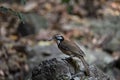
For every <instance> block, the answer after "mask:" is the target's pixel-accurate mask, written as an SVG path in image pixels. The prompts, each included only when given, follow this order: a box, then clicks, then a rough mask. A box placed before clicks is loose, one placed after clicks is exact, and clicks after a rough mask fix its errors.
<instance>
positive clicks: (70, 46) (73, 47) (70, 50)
mask: <svg viewBox="0 0 120 80" xmlns="http://www.w3.org/2000/svg"><path fill="white" fill-rule="evenodd" d="M52 39H54V40H55V41H56V43H57V45H58V48H59V49H60V50H61V51H62V52H63V53H64V54H66V55H69V56H71V57H78V58H79V59H81V61H82V63H83V65H84V67H85V69H86V74H87V75H88V76H89V75H90V73H89V66H88V64H87V62H86V61H85V59H84V56H85V54H84V52H83V51H82V50H81V49H80V47H79V46H78V45H77V44H75V43H74V42H72V41H69V40H65V39H64V37H63V36H61V35H58V34H56V35H54V36H53V38H52Z"/></svg>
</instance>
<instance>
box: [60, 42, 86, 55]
mask: <svg viewBox="0 0 120 80" xmlns="http://www.w3.org/2000/svg"><path fill="white" fill-rule="evenodd" d="M61 45H62V46H61V48H62V49H64V50H67V51H71V52H72V53H74V54H75V55H80V56H85V54H84V52H83V51H82V50H81V49H80V47H79V46H78V45H77V44H75V43H74V42H71V41H63V42H62V43H61Z"/></svg>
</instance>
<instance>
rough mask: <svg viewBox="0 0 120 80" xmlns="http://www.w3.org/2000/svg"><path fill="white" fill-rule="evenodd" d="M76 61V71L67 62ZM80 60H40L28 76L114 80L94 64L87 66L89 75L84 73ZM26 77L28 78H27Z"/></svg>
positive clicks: (40, 79) (36, 79) (45, 79)
mask: <svg viewBox="0 0 120 80" xmlns="http://www.w3.org/2000/svg"><path fill="white" fill-rule="evenodd" d="M71 59H72V60H73V61H76V62H77V64H75V65H78V64H80V65H79V67H78V72H76V71H75V67H74V66H73V65H72V64H71V63H69V62H68V60H71ZM79 62H81V61H78V60H76V59H73V58H66V59H60V58H57V59H56V58H53V59H50V60H45V61H42V62H41V63H40V64H39V65H38V66H36V67H34V69H33V70H32V75H31V77H29V79H31V80H80V79H83V78H84V79H87V80H114V79H113V78H111V77H109V76H108V75H106V74H104V73H103V72H102V71H101V70H99V69H98V68H97V67H95V66H94V65H90V66H89V71H90V76H86V75H85V74H84V70H80V67H81V65H82V64H81V63H79ZM29 79H28V80H29Z"/></svg>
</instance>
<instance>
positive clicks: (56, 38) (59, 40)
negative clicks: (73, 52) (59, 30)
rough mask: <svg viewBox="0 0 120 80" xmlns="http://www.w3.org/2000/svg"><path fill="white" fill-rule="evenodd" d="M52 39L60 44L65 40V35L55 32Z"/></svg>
mask: <svg viewBox="0 0 120 80" xmlns="http://www.w3.org/2000/svg"><path fill="white" fill-rule="evenodd" d="M50 40H55V41H56V42H57V43H58V44H59V43H60V42H61V41H63V40H64V37H63V36H62V35H60V34H55V35H54V36H53V37H52V38H51V39H50Z"/></svg>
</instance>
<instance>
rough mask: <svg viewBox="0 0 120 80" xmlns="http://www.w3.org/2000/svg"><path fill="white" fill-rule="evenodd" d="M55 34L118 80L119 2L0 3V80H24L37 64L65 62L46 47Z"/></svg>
mask: <svg viewBox="0 0 120 80" xmlns="http://www.w3.org/2000/svg"><path fill="white" fill-rule="evenodd" d="M56 33H59V34H63V35H64V36H66V37H67V38H69V39H71V40H74V41H76V42H77V43H78V44H80V47H81V49H82V50H83V51H84V52H85V53H86V57H85V59H86V61H87V62H88V63H89V64H91V65H92V64H95V65H96V66H97V67H99V68H100V69H101V70H102V71H103V72H104V73H106V74H108V75H110V76H112V77H113V78H115V79H116V80H120V1H119V0H0V80H24V79H25V77H26V76H27V75H28V74H29V73H30V72H31V70H32V68H33V67H34V66H35V65H38V64H39V63H40V62H41V61H43V60H46V59H51V58H55V57H58V56H64V55H63V54H62V53H61V52H60V50H59V49H58V48H57V46H56V44H55V43H54V42H50V41H47V40H48V39H49V38H50V37H52V35H53V34H56Z"/></svg>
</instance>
